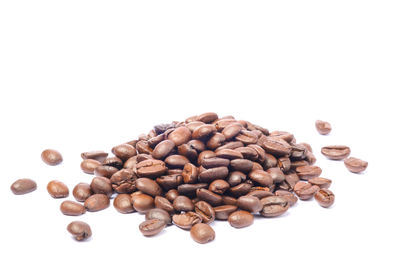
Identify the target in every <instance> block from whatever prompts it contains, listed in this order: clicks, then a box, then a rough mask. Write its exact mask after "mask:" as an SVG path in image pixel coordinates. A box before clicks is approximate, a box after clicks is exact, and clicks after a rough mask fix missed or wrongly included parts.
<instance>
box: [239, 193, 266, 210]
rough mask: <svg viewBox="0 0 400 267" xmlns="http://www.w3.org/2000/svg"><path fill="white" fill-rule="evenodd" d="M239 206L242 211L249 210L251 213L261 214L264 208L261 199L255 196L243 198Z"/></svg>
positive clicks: (240, 199) (240, 198)
mask: <svg viewBox="0 0 400 267" xmlns="http://www.w3.org/2000/svg"><path fill="white" fill-rule="evenodd" d="M237 205H238V207H239V208H240V209H242V210H247V211H248V212H251V213H256V212H259V211H260V210H261V209H262V208H263V206H262V205H261V201H260V199H258V198H257V197H254V196H241V197H239V198H238V200H237Z"/></svg>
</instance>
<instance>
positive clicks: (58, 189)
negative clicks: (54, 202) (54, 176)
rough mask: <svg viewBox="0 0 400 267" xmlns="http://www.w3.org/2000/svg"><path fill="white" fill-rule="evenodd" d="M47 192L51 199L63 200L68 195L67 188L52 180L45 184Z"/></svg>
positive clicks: (61, 183)
mask: <svg viewBox="0 0 400 267" xmlns="http://www.w3.org/2000/svg"><path fill="white" fill-rule="evenodd" d="M47 192H49V194H50V196H52V197H53V198H63V197H67V196H68V195H69V190H68V187H67V186H66V185H65V184H64V183H63V182H60V181H56V180H53V181H51V182H49V183H48V184H47Z"/></svg>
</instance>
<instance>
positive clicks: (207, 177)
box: [198, 167, 229, 183]
mask: <svg viewBox="0 0 400 267" xmlns="http://www.w3.org/2000/svg"><path fill="white" fill-rule="evenodd" d="M228 173H229V170H228V168H227V167H217V168H211V169H207V170H205V171H203V172H200V174H199V176H198V180H199V182H200V183H210V182H212V181H214V180H218V179H225V178H226V177H227V176H228Z"/></svg>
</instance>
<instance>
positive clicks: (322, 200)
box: [314, 188, 335, 208]
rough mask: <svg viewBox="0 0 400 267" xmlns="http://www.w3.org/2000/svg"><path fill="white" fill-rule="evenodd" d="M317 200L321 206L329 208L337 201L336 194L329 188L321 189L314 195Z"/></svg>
mask: <svg viewBox="0 0 400 267" xmlns="http://www.w3.org/2000/svg"><path fill="white" fill-rule="evenodd" d="M314 198H315V200H316V201H317V202H318V204H319V205H321V207H324V208H328V207H330V206H332V204H333V202H335V195H334V194H333V193H332V191H330V190H328V189H325V188H323V189H321V190H319V191H318V192H316V193H315V195H314Z"/></svg>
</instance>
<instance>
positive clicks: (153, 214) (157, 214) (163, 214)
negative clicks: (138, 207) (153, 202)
mask: <svg viewBox="0 0 400 267" xmlns="http://www.w3.org/2000/svg"><path fill="white" fill-rule="evenodd" d="M152 219H158V220H160V221H163V222H164V223H165V224H171V223H172V219H171V216H170V215H169V213H168V212H167V211H165V210H163V209H158V208H155V209H151V210H149V211H148V212H147V213H146V220H152Z"/></svg>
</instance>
